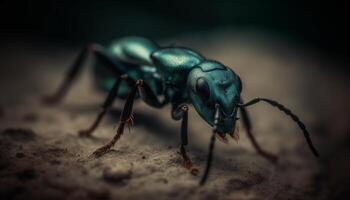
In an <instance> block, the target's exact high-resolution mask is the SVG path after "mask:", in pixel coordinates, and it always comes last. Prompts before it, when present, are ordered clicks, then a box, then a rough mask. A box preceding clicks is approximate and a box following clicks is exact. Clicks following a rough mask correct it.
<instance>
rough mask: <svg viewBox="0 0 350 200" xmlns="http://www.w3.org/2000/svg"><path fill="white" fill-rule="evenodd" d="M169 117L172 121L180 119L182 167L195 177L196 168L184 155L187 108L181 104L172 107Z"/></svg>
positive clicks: (186, 139) (186, 142)
mask: <svg viewBox="0 0 350 200" xmlns="http://www.w3.org/2000/svg"><path fill="white" fill-rule="evenodd" d="M171 116H172V118H173V119H174V120H180V119H181V146H180V154H181V156H182V158H183V160H184V165H185V167H186V168H187V169H189V170H190V171H191V173H192V174H194V175H196V174H197V173H198V168H197V167H196V166H194V165H193V163H192V161H191V159H190V158H189V157H188V155H187V153H186V145H187V144H188V135H187V130H188V128H187V124H188V106H187V105H185V104H181V105H178V106H176V107H175V106H174V105H173V110H172V112H171Z"/></svg>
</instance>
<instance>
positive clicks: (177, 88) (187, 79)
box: [44, 37, 318, 185]
mask: <svg viewBox="0 0 350 200" xmlns="http://www.w3.org/2000/svg"><path fill="white" fill-rule="evenodd" d="M89 54H91V55H93V56H94V58H95V64H94V77H95V80H96V84H97V86H98V87H99V88H100V89H102V90H104V91H107V92H108V95H107V98H106V99H105V101H104V103H103V105H102V110H101V111H100V112H99V113H98V115H97V117H96V119H95V121H94V122H93V123H92V124H91V126H90V127H88V128H87V129H85V130H82V131H80V132H79V134H80V135H81V136H91V134H92V133H93V131H94V130H95V129H96V128H97V127H98V125H99V123H100V122H101V120H102V118H103V116H104V115H105V114H106V113H107V112H108V111H109V110H110V109H111V106H112V104H113V101H114V100H115V99H116V98H121V99H125V104H124V108H123V110H122V113H121V116H120V123H119V125H118V129H117V131H116V134H115V136H114V137H113V138H112V140H110V141H109V142H108V143H107V144H105V145H104V146H102V147H100V148H98V149H97V150H96V151H94V153H93V155H94V156H96V157H99V156H102V155H103V154H105V153H106V152H108V150H110V149H111V148H112V147H113V146H114V145H115V143H116V142H117V141H118V140H119V139H120V137H121V136H122V135H123V132H124V128H125V126H130V125H132V123H133V115H132V111H133V104H134V99H137V98H140V99H142V100H143V101H144V102H145V103H146V104H148V105H149V106H152V107H155V108H162V107H163V106H164V105H166V104H168V103H170V104H171V105H172V111H171V116H172V118H173V119H174V120H181V131H180V138H181V145H180V151H179V152H180V154H181V155H182V158H183V161H184V166H185V167H186V168H187V169H189V170H191V172H193V173H197V172H198V169H197V168H196V167H195V165H194V164H193V163H192V161H191V159H190V157H189V156H188V155H187V151H186V146H187V145H188V137H187V134H188V133H187V127H188V110H189V104H192V105H193V106H194V108H195V110H196V111H197V112H198V114H199V115H200V116H201V117H202V118H203V119H204V120H205V121H206V122H207V123H208V124H209V125H210V126H212V135H211V139H210V143H209V151H208V155H207V163H206V168H205V171H204V174H203V176H202V178H201V180H200V185H203V184H204V183H205V182H206V180H207V178H208V175H209V171H210V168H211V164H212V157H213V150H214V145H215V141H216V138H218V139H219V140H221V141H223V142H225V141H227V137H226V136H227V135H229V136H231V137H233V138H234V139H238V138H237V137H238V135H237V133H236V132H235V127H236V122H237V120H238V118H237V113H238V110H239V111H240V113H241V119H242V122H243V124H244V126H245V129H246V132H247V135H248V138H249V139H250V141H251V142H252V145H253V147H254V148H255V149H256V151H257V153H259V154H260V155H261V156H263V157H264V158H266V159H268V160H269V161H271V162H276V161H277V157H276V156H275V155H273V154H270V153H268V152H266V151H264V150H263V149H262V148H261V147H260V146H259V144H258V143H257V141H256V140H255V138H254V136H253V134H252V132H251V122H250V119H249V116H248V113H247V111H246V107H248V106H251V105H253V104H256V103H258V102H265V103H268V104H270V105H272V106H275V107H277V108H278V109H279V110H281V111H283V112H284V113H285V114H286V115H288V116H290V117H291V118H292V120H294V121H295V122H296V123H297V125H298V126H299V127H300V129H301V130H302V132H303V134H304V136H305V138H306V142H307V144H308V145H309V147H310V149H311V151H312V153H313V154H314V155H315V156H318V153H317V150H316V149H315V147H314V146H313V144H312V142H311V139H310V136H309V133H308V131H307V129H306V127H305V125H304V124H303V123H302V122H301V121H300V120H299V118H298V117H297V116H296V115H295V114H293V113H292V112H291V111H290V110H289V109H287V108H286V107H284V106H283V105H282V104H280V103H278V102H276V101H274V100H270V99H267V98H255V99H253V100H251V101H249V102H247V103H244V102H243V100H242V98H241V95H240V94H241V91H242V82H241V79H240V78H239V76H238V75H237V74H236V73H235V72H234V71H233V70H231V69H230V68H228V67H226V66H224V65H223V64H221V63H219V62H217V61H213V60H209V59H206V58H205V57H203V56H202V55H200V54H199V53H197V52H195V51H193V50H191V49H188V48H182V47H173V46H170V47H160V46H159V45H158V44H157V43H155V42H153V41H152V40H149V39H146V38H143V37H125V38H121V39H119V40H116V41H114V42H111V44H110V45H109V46H108V47H106V48H105V47H103V46H101V45H98V44H93V45H89V46H87V47H85V48H84V49H83V50H82V51H81V53H80V54H79V56H78V57H77V59H76V60H75V62H74V63H73V65H72V66H71V68H69V70H68V73H67V74H66V76H65V79H64V80H63V82H62V84H61V85H60V87H59V88H58V90H57V91H56V92H55V93H54V94H53V95H50V96H47V97H46V98H44V101H45V102H46V103H58V102H60V101H61V100H62V99H63V97H64V96H65V94H66V93H67V91H68V89H69V88H70V86H71V85H72V83H73V82H74V80H75V79H76V78H77V76H78V74H79V72H80V71H81V69H82V67H83V62H84V61H85V60H86V58H87V57H88V55H89Z"/></svg>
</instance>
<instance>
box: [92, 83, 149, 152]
mask: <svg viewBox="0 0 350 200" xmlns="http://www.w3.org/2000/svg"><path fill="white" fill-rule="evenodd" d="M142 83H143V81H142V80H138V81H136V83H135V85H134V86H133V88H132V89H131V91H130V93H129V95H128V97H127V99H126V102H125V105H124V108H123V111H122V114H121V117H120V124H119V126H118V129H117V133H116V135H115V136H114V137H113V139H112V140H111V141H110V142H108V143H107V144H105V145H104V146H102V147H100V148H98V149H97V150H96V151H94V153H93V155H94V156H96V157H100V156H102V155H104V154H105V153H107V151H108V150H110V149H111V148H112V147H113V146H114V145H115V143H116V142H117V141H118V140H119V139H120V137H121V136H122V135H123V133H124V128H125V125H130V124H132V109H133V105H134V99H135V96H136V93H137V88H138V87H139V86H140V85H142Z"/></svg>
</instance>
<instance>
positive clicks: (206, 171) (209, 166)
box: [199, 104, 220, 186]
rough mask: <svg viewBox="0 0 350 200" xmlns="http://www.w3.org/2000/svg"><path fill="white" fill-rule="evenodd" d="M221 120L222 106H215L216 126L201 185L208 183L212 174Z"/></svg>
mask: <svg viewBox="0 0 350 200" xmlns="http://www.w3.org/2000/svg"><path fill="white" fill-rule="evenodd" d="M219 119H220V105H219V104H215V115H214V126H213V130H212V135H211V138H210V144H209V152H208V158H207V165H206V167H205V171H204V174H203V177H202V179H201V181H200V182H199V185H201V186H202V185H204V184H205V182H206V181H207V178H208V175H209V172H210V168H211V163H212V160H213V151H214V147H215V139H216V132H217V125H218V123H219Z"/></svg>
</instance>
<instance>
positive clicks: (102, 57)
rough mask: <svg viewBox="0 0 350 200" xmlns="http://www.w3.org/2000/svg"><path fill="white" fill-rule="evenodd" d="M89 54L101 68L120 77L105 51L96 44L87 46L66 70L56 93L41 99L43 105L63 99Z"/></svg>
mask: <svg viewBox="0 0 350 200" xmlns="http://www.w3.org/2000/svg"><path fill="white" fill-rule="evenodd" d="M90 52H91V53H93V55H94V56H95V57H96V59H98V60H99V61H100V62H101V63H102V64H103V65H102V66H104V67H107V68H108V69H109V70H110V71H111V73H113V74H114V75H115V76H116V77H119V76H120V75H121V73H120V72H119V71H118V70H117V68H116V67H114V66H115V65H116V63H114V62H113V61H112V59H110V58H109V57H108V55H107V53H106V51H105V50H104V48H103V47H102V46H100V45H98V44H92V45H89V46H87V47H85V48H83V50H82V51H81V52H80V53H79V55H78V57H77V58H76V60H75V61H74V63H73V64H72V66H71V67H70V68H69V69H68V71H67V73H66V75H65V77H64V79H63V82H62V83H61V84H60V86H59V87H58V89H57V90H56V92H55V93H54V94H52V95H49V96H46V97H44V98H43V102H44V103H47V104H55V103H59V102H60V101H61V100H62V99H63V97H64V96H65V95H66V93H67V92H68V90H69V88H70V87H71V86H72V84H73V82H74V81H75V80H76V78H77V77H78V75H79V74H80V72H81V70H82V67H83V64H84V61H85V60H86V59H87V57H88V55H89V53H90Z"/></svg>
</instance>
